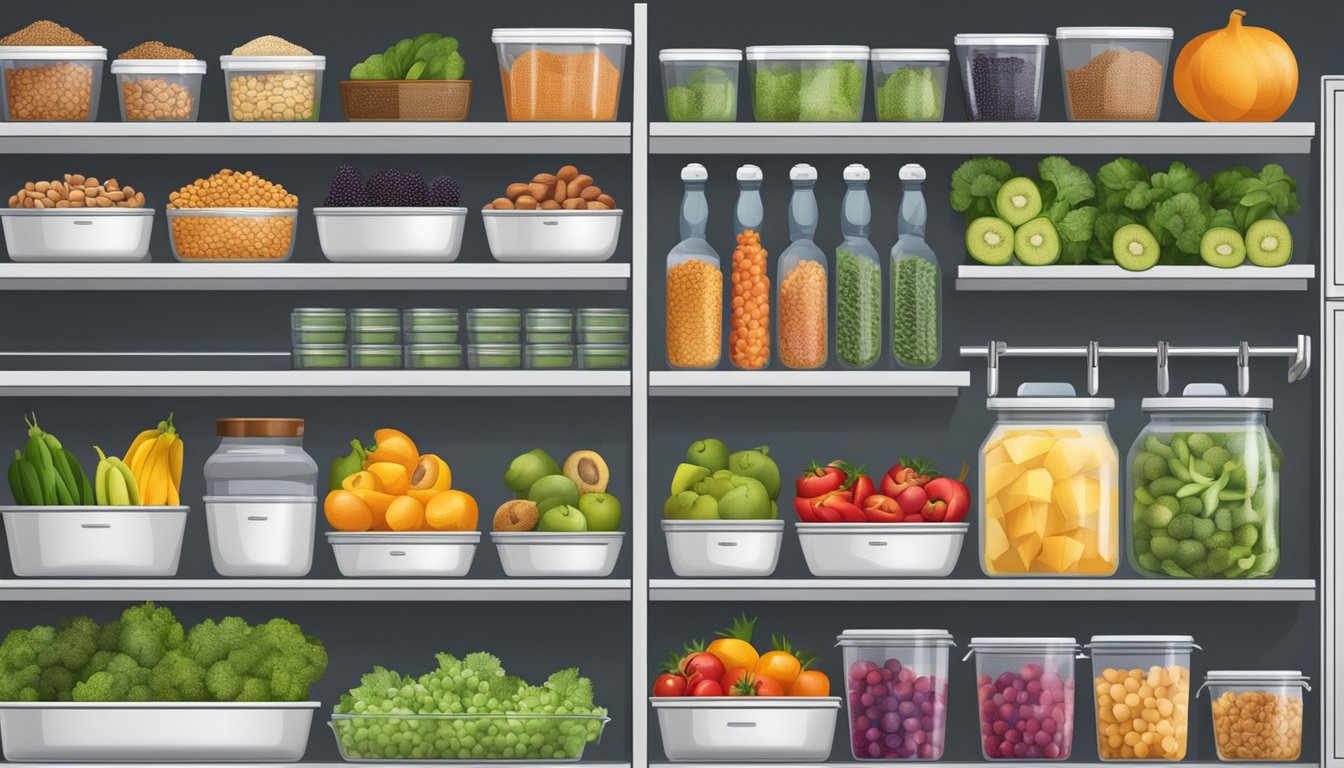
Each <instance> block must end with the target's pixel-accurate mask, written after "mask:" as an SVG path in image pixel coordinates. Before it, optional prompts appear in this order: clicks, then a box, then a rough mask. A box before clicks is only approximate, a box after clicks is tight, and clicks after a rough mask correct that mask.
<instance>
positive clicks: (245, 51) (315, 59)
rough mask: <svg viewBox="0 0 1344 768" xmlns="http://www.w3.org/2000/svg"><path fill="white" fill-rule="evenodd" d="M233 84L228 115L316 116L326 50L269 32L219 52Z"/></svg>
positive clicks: (259, 118) (227, 81)
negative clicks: (223, 53) (319, 52)
mask: <svg viewBox="0 0 1344 768" xmlns="http://www.w3.org/2000/svg"><path fill="white" fill-rule="evenodd" d="M219 65H220V68H222V69H223V70H224V81H225V84H226V85H227V86H228V87H227V91H228V97H229V120H231V121H234V122H254V121H266V122H276V121H308V120H317V115H318V112H319V110H320V108H321V98H320V97H321V94H322V72H323V70H325V69H326V66H327V59H326V57H325V56H314V55H313V52H312V51H310V50H308V49H307V48H304V47H303V46H301V45H295V44H294V43H291V42H289V41H288V40H285V39H284V38H280V37H276V36H275V35H264V36H262V37H258V38H256V39H255V40H251V41H249V42H247V43H244V44H243V45H240V46H238V47H237V48H234V49H233V54H232V55H231V56H221V57H219Z"/></svg>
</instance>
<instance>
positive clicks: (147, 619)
mask: <svg viewBox="0 0 1344 768" xmlns="http://www.w3.org/2000/svg"><path fill="white" fill-rule="evenodd" d="M183 635H184V632H183V630H182V624H181V623H179V622H178V620H177V617H175V616H173V612H172V611H170V610H168V609H167V608H164V607H161V606H156V605H155V604H154V603H144V604H142V605H133V606H131V607H130V608H127V609H126V610H125V611H123V612H122V614H121V647H120V650H121V652H122V653H124V654H126V655H128V656H130V657H131V658H133V659H135V661H136V662H137V663H138V664H139V665H140V666H142V667H146V668H152V667H153V666H154V665H155V664H158V663H159V660H160V659H162V658H163V655H164V654H165V653H167V652H168V651H171V650H173V649H174V648H179V647H181V645H182V640H183Z"/></svg>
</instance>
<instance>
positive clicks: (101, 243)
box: [0, 208, 154, 262]
mask: <svg viewBox="0 0 1344 768" xmlns="http://www.w3.org/2000/svg"><path fill="white" fill-rule="evenodd" d="M0 224H3V226H4V229H5V250H6V251H7V252H8V253H9V258H10V259H12V260H13V261H19V262H27V261H32V262H51V261H88V262H111V261H115V262H137V261H149V236H150V233H152V232H153V230H154V209H152V208H41V209H38V208H6V209H4V210H3V211H2V212H0Z"/></svg>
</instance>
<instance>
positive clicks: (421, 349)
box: [403, 344, 462, 369]
mask: <svg viewBox="0 0 1344 768" xmlns="http://www.w3.org/2000/svg"><path fill="white" fill-rule="evenodd" d="M405 353H406V354H405V360H404V363H403V364H404V365H405V366H406V367H407V368H439V369H445V368H461V367H462V345H461V344H407V345H406V348H405Z"/></svg>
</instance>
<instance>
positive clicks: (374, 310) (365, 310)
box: [350, 307, 401, 317]
mask: <svg viewBox="0 0 1344 768" xmlns="http://www.w3.org/2000/svg"><path fill="white" fill-rule="evenodd" d="M400 312H401V310H398V309H391V308H389V307H360V308H356V309H352V310H350V314H351V315H352V316H354V317H369V316H378V315H396V314H399V313H400Z"/></svg>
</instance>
